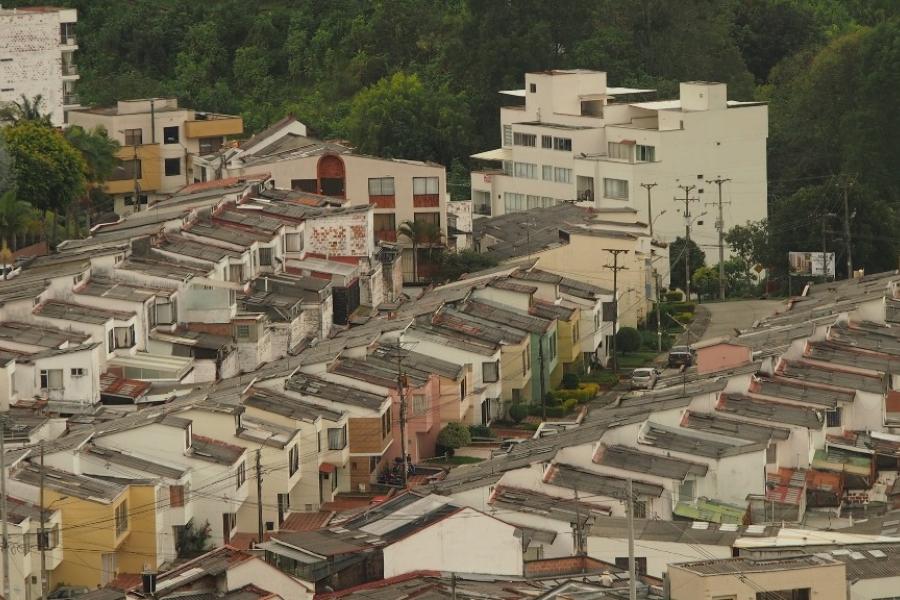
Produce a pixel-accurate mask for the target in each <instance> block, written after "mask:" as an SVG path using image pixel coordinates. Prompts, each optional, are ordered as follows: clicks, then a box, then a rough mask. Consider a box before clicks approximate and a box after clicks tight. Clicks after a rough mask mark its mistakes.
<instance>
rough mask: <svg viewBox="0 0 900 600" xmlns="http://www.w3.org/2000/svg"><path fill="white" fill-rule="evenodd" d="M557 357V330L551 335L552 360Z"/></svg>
mask: <svg viewBox="0 0 900 600" xmlns="http://www.w3.org/2000/svg"><path fill="white" fill-rule="evenodd" d="M554 358H556V332H555V331H554V332H553V335H551V336H550V360H553V359H554Z"/></svg>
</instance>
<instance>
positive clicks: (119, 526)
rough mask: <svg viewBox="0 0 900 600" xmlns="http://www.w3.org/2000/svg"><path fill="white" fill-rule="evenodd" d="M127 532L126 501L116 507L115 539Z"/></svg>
mask: <svg viewBox="0 0 900 600" xmlns="http://www.w3.org/2000/svg"><path fill="white" fill-rule="evenodd" d="M126 531H128V500H123V501H122V502H121V503H120V504H119V505H118V506H117V507H116V537H119V536H121V535H122V534H123V533H125V532H126Z"/></svg>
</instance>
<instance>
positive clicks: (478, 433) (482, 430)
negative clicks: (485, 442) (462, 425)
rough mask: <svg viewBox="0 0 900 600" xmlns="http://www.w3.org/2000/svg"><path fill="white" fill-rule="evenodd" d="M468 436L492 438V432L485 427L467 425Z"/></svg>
mask: <svg viewBox="0 0 900 600" xmlns="http://www.w3.org/2000/svg"><path fill="white" fill-rule="evenodd" d="M469 435H470V436H472V438H492V437H494V432H493V431H491V428H490V427H488V426H487V425H469Z"/></svg>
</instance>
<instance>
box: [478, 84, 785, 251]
mask: <svg viewBox="0 0 900 600" xmlns="http://www.w3.org/2000/svg"><path fill="white" fill-rule="evenodd" d="M654 91H655V90H645V89H633V88H623V87H608V86H607V84H606V73H604V72H601V71H589V70H580V69H576V70H554V71H544V72H539V73H527V74H526V75H525V89H521V90H504V91H502V92H501V93H502V94H505V95H508V96H513V97H516V98H524V100H525V103H524V105H521V104H520V105H515V106H505V107H503V108H501V109H500V122H501V130H500V132H499V133H500V140H501V147H500V148H497V149H494V150H488V151H486V152H481V153H479V154H475V155H473V158H477V159H482V160H485V161H488V162H489V163H491V164H494V165H495V166H500V167H501V168H495V169H483V170H479V171H475V172H473V173H472V175H471V181H472V200H473V203H474V205H475V212H476V214H481V215H491V216H497V215H502V214H505V213H508V212H514V211H523V210H528V209H531V208H536V207H543V206H552V205H554V204H559V203H561V202H567V201H580V202H582V203H585V204H588V203H589V204H591V205H593V206H594V207H596V208H598V209H610V208H617V209H621V208H633V209H635V210H637V211H638V216H639V218H640V220H642V221H644V222H647V223H650V222H653V224H654V227H653V232H654V236H655V237H656V238H659V239H663V240H668V241H671V240H674V239H675V238H676V237H678V236H683V235H684V232H685V217H684V205H685V202H684V197H685V191H684V189H682V188H680V187H679V186H689V188H690V189H689V191H688V197H689V198H691V199H692V201H691V202H690V207H689V210H690V215H691V220H692V226H693V227H692V232H691V236H692V239H693V240H694V241H696V242H697V243H698V244H700V246H701V248H704V249H706V250H707V252H708V251H709V250H710V249H711V247H712V246H714V245H715V244H717V243H718V231H717V221H718V207H717V205H716V203H717V201H718V188H717V185H716V184H715V183H710V181H711V180H714V179H716V178H727V179H730V181H728V182H727V183H725V184H724V185H723V186H722V190H723V198H722V200H723V201H724V202H725V203H727V204H724V211H723V212H724V215H723V216H724V219H723V220H724V227H725V230H726V231H727V230H728V229H729V228H730V227H732V226H734V225H738V224H743V223H745V222H747V221H753V220H759V219H762V218H764V217H765V216H766V214H767V209H766V138H767V136H768V107H767V106H766V105H765V103H761V102H736V101H730V100H728V99H727V89H726V85H725V84H724V83H714V82H706V81H692V82H686V83H682V84H681V86H680V97H679V98H678V99H674V100H661V101H630V100H629V99H630V98H640V97H645V96H646V95H648V94H650V93H652V92H654ZM653 183H655V184H656V186H655V187H653V188H652V190H651V192H650V193H651V195H652V200H651V202H652V209H648V199H647V197H648V192H647V190H646V189H645V188H644V187H642V184H653ZM679 199H680V200H679ZM663 211H665V212H663ZM651 212H652V214H650V213H651ZM704 212H707V213H708V214H707V215H702V213H704ZM708 254H712V253H710V252H708Z"/></svg>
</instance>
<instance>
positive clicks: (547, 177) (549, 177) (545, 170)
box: [541, 165, 553, 181]
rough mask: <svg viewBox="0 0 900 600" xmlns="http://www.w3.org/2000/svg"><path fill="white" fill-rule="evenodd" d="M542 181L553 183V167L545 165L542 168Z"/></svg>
mask: <svg viewBox="0 0 900 600" xmlns="http://www.w3.org/2000/svg"><path fill="white" fill-rule="evenodd" d="M541 179H543V180H544V181H553V166H552V165H543V166H542V167H541Z"/></svg>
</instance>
